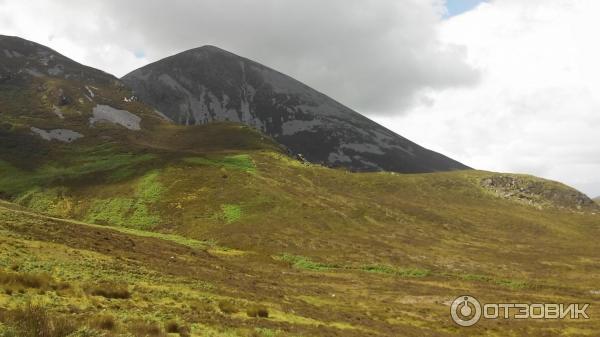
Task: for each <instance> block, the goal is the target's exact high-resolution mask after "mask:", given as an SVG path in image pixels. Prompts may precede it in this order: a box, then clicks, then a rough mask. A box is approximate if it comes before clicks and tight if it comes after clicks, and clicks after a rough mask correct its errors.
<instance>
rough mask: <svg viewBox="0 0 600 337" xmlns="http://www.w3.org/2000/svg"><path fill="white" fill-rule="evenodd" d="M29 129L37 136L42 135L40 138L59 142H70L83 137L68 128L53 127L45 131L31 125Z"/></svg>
mask: <svg viewBox="0 0 600 337" xmlns="http://www.w3.org/2000/svg"><path fill="white" fill-rule="evenodd" d="M30 130H31V131H33V132H34V133H36V134H37V135H38V136H40V137H42V139H44V140H47V141H51V140H58V141H61V142H65V143H70V142H73V141H75V140H77V139H79V138H83V135H82V134H81V133H79V132H75V131H73V130H68V129H54V130H49V131H46V130H42V129H38V128H35V127H31V128H30Z"/></svg>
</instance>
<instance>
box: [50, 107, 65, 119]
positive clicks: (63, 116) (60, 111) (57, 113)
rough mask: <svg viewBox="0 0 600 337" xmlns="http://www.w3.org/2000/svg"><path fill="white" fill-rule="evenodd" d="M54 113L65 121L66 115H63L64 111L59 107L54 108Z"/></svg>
mask: <svg viewBox="0 0 600 337" xmlns="http://www.w3.org/2000/svg"><path fill="white" fill-rule="evenodd" d="M52 112H54V114H55V115H56V116H58V118H60V119H65V115H63V112H62V110H61V109H60V108H59V107H57V106H56V105H53V106H52Z"/></svg>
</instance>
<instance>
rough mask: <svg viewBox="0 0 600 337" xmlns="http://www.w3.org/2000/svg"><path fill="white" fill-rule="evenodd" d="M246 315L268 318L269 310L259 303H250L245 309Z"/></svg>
mask: <svg viewBox="0 0 600 337" xmlns="http://www.w3.org/2000/svg"><path fill="white" fill-rule="evenodd" d="M246 315H248V317H261V318H269V310H268V309H267V308H266V307H264V306H261V305H251V306H249V307H248V308H247V309H246Z"/></svg>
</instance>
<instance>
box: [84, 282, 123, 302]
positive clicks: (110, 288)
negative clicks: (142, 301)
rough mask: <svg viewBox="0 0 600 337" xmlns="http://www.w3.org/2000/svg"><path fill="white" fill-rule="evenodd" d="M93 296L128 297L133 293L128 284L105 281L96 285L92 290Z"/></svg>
mask: <svg viewBox="0 0 600 337" xmlns="http://www.w3.org/2000/svg"><path fill="white" fill-rule="evenodd" d="M90 294H92V295H93V296H102V297H105V298H114V299H128V298H131V293H130V292H129V289H128V287H127V285H126V284H120V283H111V282H105V283H100V284H98V285H96V286H94V287H93V288H92V289H91V290H90Z"/></svg>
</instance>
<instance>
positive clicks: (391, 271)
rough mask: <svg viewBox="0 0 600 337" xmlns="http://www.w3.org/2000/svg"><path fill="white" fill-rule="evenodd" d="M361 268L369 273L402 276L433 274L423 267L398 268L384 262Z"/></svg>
mask: <svg viewBox="0 0 600 337" xmlns="http://www.w3.org/2000/svg"><path fill="white" fill-rule="evenodd" d="M361 270H363V271H366V272H369V273H377V274H388V275H396V276H400V277H426V276H429V275H430V274H431V272H430V271H429V270H427V269H421V268H397V267H392V266H388V265H383V264H373V265H366V266H363V267H362V268H361Z"/></svg>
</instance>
